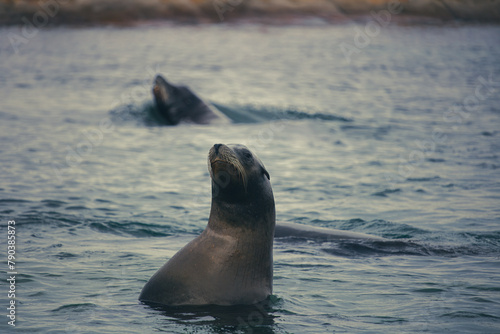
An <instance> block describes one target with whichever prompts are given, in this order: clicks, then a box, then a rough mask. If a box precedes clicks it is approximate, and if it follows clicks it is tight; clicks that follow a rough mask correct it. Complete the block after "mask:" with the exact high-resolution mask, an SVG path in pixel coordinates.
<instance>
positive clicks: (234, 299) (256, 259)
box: [139, 144, 276, 306]
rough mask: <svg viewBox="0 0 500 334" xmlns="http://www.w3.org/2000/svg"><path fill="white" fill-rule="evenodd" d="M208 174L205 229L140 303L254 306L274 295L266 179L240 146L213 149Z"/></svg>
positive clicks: (257, 163) (258, 163)
mask: <svg viewBox="0 0 500 334" xmlns="http://www.w3.org/2000/svg"><path fill="white" fill-rule="evenodd" d="M208 169H209V172H210V177H211V179H212V207H211V209H210V216H209V219H208V224H207V227H206V228H205V230H204V231H203V232H202V233H201V234H200V235H199V236H198V237H197V238H195V239H194V240H192V241H191V242H189V243H188V244H187V245H186V246H185V247H184V248H182V249H181V250H180V251H178V252H177V253H176V254H175V255H174V256H173V257H172V258H171V259H170V260H169V261H168V262H167V263H166V264H165V265H163V267H161V268H160V269H159V270H158V271H157V272H156V273H155V274H154V275H153V276H152V277H151V278H150V280H149V281H148V282H147V283H146V285H145V286H144V288H143V289H142V292H141V294H140V296H139V300H141V301H142V302H149V303H155V304H163V305H169V306H173V305H207V304H216V305H239V304H255V303H258V302H260V301H263V300H265V299H266V298H267V297H268V296H269V295H270V294H271V293H272V290H273V253H272V252H273V238H274V226H275V221H276V216H275V207H274V196H273V192H272V189H271V183H270V177H269V173H268V172H267V170H266V168H265V167H264V165H263V164H262V162H261V161H260V159H259V158H258V157H257V156H256V155H255V154H253V153H252V152H251V151H250V150H249V149H248V148H246V147H245V146H243V145H223V144H216V145H214V146H213V147H212V148H211V149H210V151H209V154H208Z"/></svg>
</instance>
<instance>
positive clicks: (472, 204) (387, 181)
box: [0, 20, 500, 333]
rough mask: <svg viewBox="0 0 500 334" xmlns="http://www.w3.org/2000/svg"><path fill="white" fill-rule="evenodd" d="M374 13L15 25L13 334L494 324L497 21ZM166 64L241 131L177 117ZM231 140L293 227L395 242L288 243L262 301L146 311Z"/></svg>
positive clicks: (9, 195)
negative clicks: (366, 17) (164, 105)
mask: <svg viewBox="0 0 500 334" xmlns="http://www.w3.org/2000/svg"><path fill="white" fill-rule="evenodd" d="M369 22H372V21H368V22H358V23H345V24H338V25H331V24H323V23H321V22H319V21H315V20H312V21H310V20H306V21H304V22H302V23H301V24H290V25H283V26H270V25H262V24H243V23H240V24H220V25H203V24H201V25H180V24H167V23H165V24H160V23H155V24H149V25H148V24H143V25H139V26H136V27H128V28H119V27H103V26H100V27H78V28H70V27H56V28H50V29H44V30H39V31H37V33H36V35H34V36H32V37H31V38H29V39H28V40H27V41H25V42H26V43H24V42H23V43H21V44H16V47H13V44H12V43H10V42H9V38H8V37H9V36H10V37H13V36H14V35H16V34H17V35H20V34H22V31H21V29H22V28H20V27H10V28H0V36H1V37H2V39H1V43H0V101H1V102H0V142H1V146H0V165H1V173H0V240H1V244H2V247H1V249H3V255H2V263H3V265H2V272H3V274H2V279H1V281H2V283H1V290H2V291H1V293H0V307H1V309H2V310H3V315H2V319H3V320H1V321H0V331H1V332H2V333H11V332H14V331H15V332H16V333H155V332H167V333H333V332H335V333H337V332H340V333H414V332H428V333H458V332H460V333H498V332H499V331H500V226H499V224H500V209H499V207H500V206H499V204H500V201H499V199H500V140H499V139H500V130H499V129H500V126H499V125H500V120H499V118H500V93H499V92H500V62H499V60H500V43H498V42H499V40H500V39H499V37H500V27H499V26H495V25H473V24H467V25H462V24H457V23H451V24H439V25H434V24H433V25H426V24H409V25H407V24H395V23H394V24H389V25H387V26H385V27H379V29H378V31H377V30H369V29H370V27H371V28H372V29H373V27H374V25H373V23H372V24H371V26H370V25H368V23H369ZM367 29H368V30H367ZM156 73H162V74H164V75H165V76H166V77H167V78H168V79H169V80H170V81H172V82H174V83H183V84H185V85H188V86H189V87H191V88H192V89H193V90H194V91H196V92H197V93H198V94H199V95H201V96H202V97H204V98H205V99H207V100H208V101H211V102H212V103H214V104H215V105H217V106H218V107H219V108H220V109H221V110H222V111H224V112H225V113H227V114H228V116H230V117H231V118H233V119H234V121H235V122H234V124H232V125H230V126H198V125H192V126H178V127H169V126H163V125H162V124H160V123H159V122H158V121H157V120H155V119H154V117H152V114H151V109H152V108H153V105H152V97H151V91H150V90H151V83H152V80H153V78H154V75H155V74H156ZM219 142H220V143H242V144H246V145H248V146H249V147H250V148H251V149H252V150H253V151H254V152H255V153H256V154H257V155H259V157H260V158H261V159H262V161H263V162H264V164H265V165H266V167H267V169H268V171H269V173H270V175H271V182H272V185H273V191H274V195H275V201H276V210H277V220H278V223H279V222H295V223H302V224H307V225H311V226H321V227H330V228H337V229H343V230H351V231H357V232H363V233H368V234H372V235H377V236H382V237H385V238H387V239H388V241H387V242H370V241H349V242H338V241H331V240H330V241H329V240H307V239H290V238H280V239H276V240H275V245H274V291H273V296H272V298H270V300H269V301H268V303H267V304H266V305H258V306H255V307H231V308H224V307H199V308H193V307H191V308H177V309H170V310H162V309H155V308H152V307H150V306H147V305H143V304H141V303H140V302H139V301H138V300H137V298H138V295H139V293H140V290H141V289H142V287H143V285H144V284H145V283H146V281H147V280H148V279H149V277H150V276H151V275H152V274H153V273H154V272H155V271H156V270H157V269H158V268H159V267H160V266H161V265H162V264H163V263H164V262H165V261H166V260H168V259H169V258H170V257H171V256H172V255H173V254H175V252H176V251H177V250H178V249H180V248H181V247H182V246H183V245H185V244H186V243H187V242H188V241H190V240H191V239H193V238H194V237H195V236H196V235H197V234H199V233H200V232H201V231H202V230H203V229H204V227H205V225H206V221H207V218H208V213H209V210H210V180H209V175H208V171H207V162H206V161H207V153H208V150H209V148H210V147H211V146H212V145H213V144H215V143H219ZM12 220H14V221H15V222H16V225H15V236H16V239H15V242H16V243H15V247H16V248H15V252H16V254H15V261H14V262H15V268H14V269H15V272H16V273H17V274H15V276H16V280H15V290H16V291H15V294H16V297H15V299H10V298H8V297H7V294H8V290H9V288H10V285H9V284H8V282H6V278H8V276H10V275H8V274H7V272H10V271H12V269H9V268H8V267H7V260H8V252H7V238H8V236H9V234H8V233H9V232H8V227H7V224H8V221H12ZM10 235H12V233H11V234H10ZM11 300H15V302H16V304H15V305H16V310H15V316H16V318H15V320H16V321H15V325H16V326H15V329H14V328H13V327H12V326H11V325H9V324H8V321H10V320H9V318H8V317H6V315H7V314H8V313H9V312H10V311H9V310H7V307H8V306H9V303H10V301H11Z"/></svg>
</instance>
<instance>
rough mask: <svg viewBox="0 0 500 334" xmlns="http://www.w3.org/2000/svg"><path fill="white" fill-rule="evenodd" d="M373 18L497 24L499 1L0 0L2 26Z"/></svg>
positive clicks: (288, 21)
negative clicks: (162, 21)
mask: <svg viewBox="0 0 500 334" xmlns="http://www.w3.org/2000/svg"><path fill="white" fill-rule="evenodd" d="M366 18H368V19H375V20H377V21H380V22H381V24H382V23H383V22H385V21H387V20H391V19H392V20H394V19H396V20H403V21H408V20H409V21H411V22H414V21H423V22H426V21H429V20H432V21H436V20H437V21H465V22H479V23H483V22H485V23H500V0H475V1H474V0H121V1H119V0H103V1H98V0H0V25H4V26H5V25H32V26H35V27H37V28H40V27H45V26H54V25H89V24H90V25H100V24H117V25H132V24H137V23H141V22H148V21H161V20H169V21H174V22H180V23H218V22H219V23H221V22H235V21H236V22H245V21H250V22H265V23H270V24H283V23H285V24H286V23H296V22H297V21H300V20H306V21H307V20H309V21H310V20H311V19H312V20H319V21H321V22H327V23H342V22H346V21H351V20H363V19H366Z"/></svg>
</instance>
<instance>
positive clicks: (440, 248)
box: [286, 218, 500, 257]
mask: <svg viewBox="0 0 500 334" xmlns="http://www.w3.org/2000/svg"><path fill="white" fill-rule="evenodd" d="M303 223H304V222H303ZM309 225H311V226H321V227H326V228H336V229H340V230H345V231H355V232H362V233H367V234H371V235H377V236H382V237H384V238H385V239H386V240H334V241H332V240H331V239H329V238H317V239H314V238H312V239H311V238H293V239H287V240H286V241H288V242H290V241H294V242H301V241H304V240H307V241H315V242H318V243H321V244H322V250H323V251H325V252H326V253H329V254H331V255H335V256H343V257H358V256H400V255H413V256H441V257H457V256H464V255H467V256H500V231H499V232H461V233H449V232H431V231H426V230H423V229H419V228H415V227H413V226H410V225H406V224H397V223H392V222H389V221H385V220H380V219H378V220H372V221H366V220H363V219H359V218H355V219H349V220H336V221H322V220H313V221H311V222H310V224H309Z"/></svg>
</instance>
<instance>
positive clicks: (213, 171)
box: [208, 144, 247, 191]
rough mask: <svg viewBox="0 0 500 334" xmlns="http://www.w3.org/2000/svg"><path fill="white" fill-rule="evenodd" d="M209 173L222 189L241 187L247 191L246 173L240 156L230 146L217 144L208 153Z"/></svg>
mask: <svg viewBox="0 0 500 334" xmlns="http://www.w3.org/2000/svg"><path fill="white" fill-rule="evenodd" d="M208 171H209V172H210V177H211V178H212V180H213V181H214V182H215V183H216V184H217V185H218V186H219V187H221V188H223V189H224V188H228V187H229V186H230V185H231V186H233V187H241V186H242V189H243V190H244V191H246V186H247V184H246V182H247V178H246V174H247V173H246V171H245V168H244V167H243V165H242V163H241V161H240V158H239V157H238V154H237V153H236V152H235V150H233V149H232V148H231V147H230V146H228V145H224V144H215V145H214V146H212V148H211V149H210V151H209V152H208Z"/></svg>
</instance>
